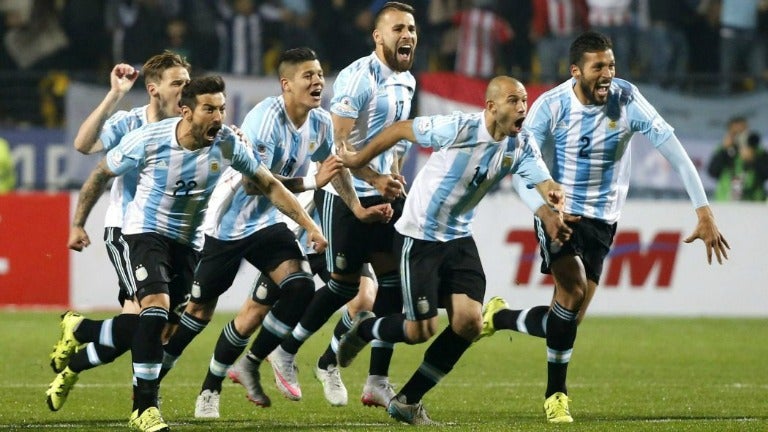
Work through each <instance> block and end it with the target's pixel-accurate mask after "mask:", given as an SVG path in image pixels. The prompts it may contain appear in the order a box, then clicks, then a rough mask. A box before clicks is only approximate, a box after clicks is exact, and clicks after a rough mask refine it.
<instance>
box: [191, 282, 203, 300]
mask: <svg viewBox="0 0 768 432" xmlns="http://www.w3.org/2000/svg"><path fill="white" fill-rule="evenodd" d="M191 293H192V298H196V299H197V298H200V295H201V294H202V292H201V290H200V284H199V283H197V281H194V282H192V290H191Z"/></svg>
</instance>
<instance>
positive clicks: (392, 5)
mask: <svg viewBox="0 0 768 432" xmlns="http://www.w3.org/2000/svg"><path fill="white" fill-rule="evenodd" d="M390 9H394V10H399V11H400V12H407V13H409V14H411V15H415V12H416V10H415V9H414V8H413V6H411V5H409V4H406V3H401V2H396V1H391V2H386V3H384V6H382V7H381V9H379V11H378V12H376V16H375V17H374V18H373V28H376V27H378V26H379V20H380V19H381V16H382V15H384V13H385V12H386V11H388V10H390Z"/></svg>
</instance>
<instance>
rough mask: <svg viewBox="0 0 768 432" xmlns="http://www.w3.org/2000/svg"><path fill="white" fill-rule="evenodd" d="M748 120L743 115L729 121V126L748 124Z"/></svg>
mask: <svg viewBox="0 0 768 432" xmlns="http://www.w3.org/2000/svg"><path fill="white" fill-rule="evenodd" d="M746 122H747V118H746V117H744V116H741V115H737V116H733V117H731V118H729V119H728V126H732V125H734V124H736V123H746Z"/></svg>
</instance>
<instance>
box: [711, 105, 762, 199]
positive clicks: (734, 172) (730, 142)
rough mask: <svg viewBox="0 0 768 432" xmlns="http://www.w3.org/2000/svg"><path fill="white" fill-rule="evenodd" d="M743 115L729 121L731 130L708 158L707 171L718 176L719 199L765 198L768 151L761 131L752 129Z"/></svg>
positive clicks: (717, 191)
mask: <svg viewBox="0 0 768 432" xmlns="http://www.w3.org/2000/svg"><path fill="white" fill-rule="evenodd" d="M748 128H749V125H748V124H747V120H746V119H745V118H744V117H734V118H732V119H731V120H729V121H728V131H727V132H726V134H725V137H724V138H723V142H722V144H721V145H720V147H719V148H718V149H717V150H716V151H715V154H714V155H713V156H712V159H711V160H710V162H709V167H708V169H707V171H708V172H709V175H711V176H712V177H713V178H715V179H716V180H717V187H716V189H715V199H716V200H718V201H738V200H742V201H765V198H766V191H765V181H766V180H768V154H766V153H765V150H763V148H762V146H761V143H760V141H761V137H760V134H758V133H756V132H751V133H750V132H749V129H748Z"/></svg>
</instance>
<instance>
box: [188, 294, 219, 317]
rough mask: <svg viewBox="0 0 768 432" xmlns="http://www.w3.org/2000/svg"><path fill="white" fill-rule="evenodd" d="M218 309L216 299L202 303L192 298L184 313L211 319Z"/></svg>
mask: <svg viewBox="0 0 768 432" xmlns="http://www.w3.org/2000/svg"><path fill="white" fill-rule="evenodd" d="M215 310H216V300H208V301H203V302H200V303H197V302H195V301H194V300H193V299H190V301H189V303H187V306H186V307H185V308H184V313H186V314H189V315H192V316H193V317H195V318H197V319H201V320H210V319H211V317H213V312H214V311H215Z"/></svg>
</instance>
